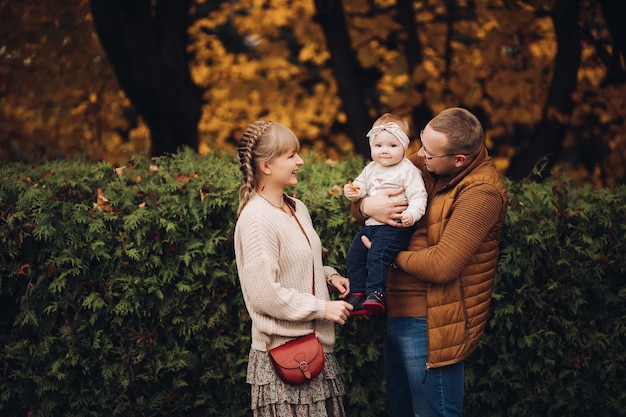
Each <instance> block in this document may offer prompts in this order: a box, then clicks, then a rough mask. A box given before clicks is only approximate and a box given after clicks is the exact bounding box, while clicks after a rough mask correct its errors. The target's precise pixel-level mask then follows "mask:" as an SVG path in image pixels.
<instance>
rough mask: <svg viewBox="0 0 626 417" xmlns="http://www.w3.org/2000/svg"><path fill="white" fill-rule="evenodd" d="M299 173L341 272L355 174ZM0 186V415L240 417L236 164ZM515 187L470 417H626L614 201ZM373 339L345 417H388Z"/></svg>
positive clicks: (220, 159) (352, 375)
mask: <svg viewBox="0 0 626 417" xmlns="http://www.w3.org/2000/svg"><path fill="white" fill-rule="evenodd" d="M304 159H305V166H304V168H303V169H302V170H301V177H300V181H299V183H298V185H297V186H295V187H293V189H291V190H289V192H290V193H292V194H293V195H295V196H297V197H298V198H301V199H302V200H303V201H304V202H305V203H306V204H307V205H308V207H309V210H310V212H311V216H312V218H313V222H314V224H315V226H316V228H317V230H318V232H319V234H320V237H321V239H322V242H323V244H324V247H325V249H326V250H325V263H326V264H328V265H335V266H337V267H338V268H339V270H340V271H342V272H345V270H344V268H343V266H344V265H345V253H346V251H347V248H348V246H349V244H350V241H351V239H352V237H353V235H354V233H356V231H357V230H358V228H359V224H357V223H356V222H354V220H353V219H352V217H351V215H350V213H349V210H348V208H349V206H348V201H347V200H346V199H345V198H344V197H343V195H342V190H341V187H342V185H343V183H344V182H345V181H346V180H347V179H348V178H353V177H354V176H355V175H356V174H357V173H358V172H359V171H360V170H361V168H362V166H363V163H364V162H363V161H362V160H361V159H359V158H347V159H346V160H344V161H341V162H336V161H327V160H325V159H324V158H323V157H320V155H319V154H316V153H312V152H311V153H308V154H306V155H304ZM0 179H1V181H0V221H1V222H2V227H1V228H0V278H1V280H0V346H1V347H0V366H1V369H2V372H1V373H0V415H15V416H18V415H30V416H42V417H43V416H102V415H110V416H127V415H143V416H166V415H167V416H225V415H227V416H247V415H249V414H250V413H249V410H248V408H249V398H250V395H249V387H248V386H247V385H246V383H245V373H246V366H247V357H248V350H249V346H250V335H249V334H250V323H249V318H248V315H247V312H246V310H245V307H244V305H243V301H242V298H241V294H240V291H239V285H238V279H237V274H236V265H235V262H234V254H233V242H232V232H233V230H234V224H235V221H236V216H235V211H236V208H237V190H238V188H239V184H240V175H239V170H238V167H237V163H236V161H235V159H234V158H233V157H232V155H216V154H209V155H207V156H199V155H198V154H196V153H195V152H192V151H190V150H185V151H181V152H180V153H177V154H174V155H169V156H167V157H163V158H159V159H156V160H153V161H149V160H147V159H144V158H141V157H136V158H134V159H132V160H131V161H129V162H128V163H127V164H126V165H125V166H124V167H120V168H117V169H114V168H113V167H112V166H110V165H108V164H106V163H101V164H92V163H85V162H67V161H65V162H48V163H45V164H43V165H40V166H31V165H25V164H12V165H3V166H1V167H0ZM508 188H509V193H510V197H511V206H510V209H509V213H508V218H507V223H506V227H505V230H504V232H503V236H502V242H501V249H502V251H501V258H500V262H499V275H498V277H497V282H496V289H495V293H494V297H493V303H492V314H491V320H490V322H489V328H488V331H487V333H486V336H485V338H484V339H483V341H482V343H481V346H480V347H479V349H478V350H477V351H476V352H475V353H474V354H473V356H472V357H471V358H470V359H469V360H468V361H467V364H466V386H467V390H466V407H465V408H466V410H465V415H467V416H474V415H476V416H478V415H480V416H502V415H507V416H520V417H521V416H524V417H525V416H530V415H542V416H575V415H576V416H577V415H624V411H622V407H621V405H622V404H624V403H625V402H626V398H625V397H624V394H623V392H621V384H620V381H621V375H620V370H621V369H624V367H625V366H626V357H625V354H624V348H625V346H624V340H626V339H625V337H624V336H625V332H626V331H625V325H624V323H626V303H625V302H624V297H626V288H625V287H624V282H623V276H624V275H625V273H626V260H624V257H623V253H626V248H625V247H624V246H625V245H626V243H625V242H624V239H623V236H624V233H625V232H626V209H625V207H624V200H625V198H624V197H625V196H626V189H625V188H624V187H621V188H618V189H617V190H616V191H615V192H614V193H611V192H608V191H606V190H596V191H594V190H592V189H591V188H590V187H583V188H574V187H572V186H571V185H570V184H569V183H568V182H567V181H564V180H560V179H550V180H546V181H544V182H543V183H540V184H538V183H519V184H518V183H512V182H511V183H509V184H508ZM383 334H384V318H382V317H374V318H370V319H366V318H358V319H354V320H350V321H349V322H348V323H347V324H346V325H345V326H343V327H338V328H337V335H338V339H337V344H336V354H337V357H338V359H339V361H340V363H341V364H342V369H343V374H342V377H343V379H344V383H345V385H346V390H347V395H346V408H347V411H348V414H349V415H350V416H363V417H366V416H385V415H387V404H386V394H385V384H384V376H383V363H382V338H383ZM363 341H368V343H366V344H364V343H363Z"/></svg>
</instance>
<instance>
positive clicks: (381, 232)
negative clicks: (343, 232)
mask: <svg viewBox="0 0 626 417" xmlns="http://www.w3.org/2000/svg"><path fill="white" fill-rule="evenodd" d="M414 230H415V229H414V228H413V227H393V226H389V225H386V224H385V225H380V226H364V227H363V228H361V230H360V231H359V233H357V235H356V236H355V237H354V239H353V240H352V244H351V245H350V249H348V254H347V255H346V269H347V272H348V278H349V279H350V290H351V291H352V292H362V293H366V294H369V293H371V292H372V291H378V292H380V293H382V294H384V293H385V288H386V286H387V285H386V284H387V274H388V273H389V265H391V264H392V263H393V261H394V259H395V258H396V255H397V254H398V252H400V251H403V250H405V249H406V247H407V245H408V244H409V240H410V239H411V236H412V235H413V231H414ZM361 236H367V237H368V238H369V240H370V241H371V242H372V247H371V248H370V249H367V248H366V247H365V245H364V244H363V242H361Z"/></svg>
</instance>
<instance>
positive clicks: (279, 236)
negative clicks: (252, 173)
mask: <svg viewBox="0 0 626 417" xmlns="http://www.w3.org/2000/svg"><path fill="white" fill-rule="evenodd" d="M294 201H295V202H296V216H297V217H298V219H299V221H300V224H301V225H302V227H303V228H304V231H305V232H306V234H307V236H308V239H309V241H310V245H309V242H308V241H307V238H306V237H305V235H304V234H303V233H302V230H301V229H300V226H299V225H298V222H297V221H296V219H295V218H294V217H293V216H291V215H289V214H287V213H285V212H283V211H282V210H280V209H278V208H276V207H274V206H273V205H271V204H270V203H269V202H267V201H266V200H265V199H263V198H262V197H261V196H259V195H258V194H257V193H253V194H252V196H251V198H250V201H249V202H248V204H246V206H245V207H244V209H243V210H242V212H241V214H240V216H239V219H238V220H237V225H236V227H235V257H236V261H237V272H238V275H239V282H240V284H241V290H242V293H243V298H244V301H245V304H246V308H247V310H248V313H249V314H250V318H251V319H252V348H254V349H258V350H266V344H269V347H270V348H273V347H276V346H279V345H281V344H283V343H285V342H287V341H289V340H290V339H293V338H295V337H297V336H303V335H305V334H308V333H310V332H311V331H312V328H313V320H314V321H315V332H316V333H317V335H318V337H319V339H320V341H321V342H322V345H323V347H324V351H325V352H332V351H333V349H334V344H335V328H334V324H333V323H332V322H330V321H327V320H323V317H324V314H325V311H326V301H327V300H329V299H330V298H329V294H328V287H327V280H328V278H329V277H330V276H331V275H332V274H336V273H337V271H336V270H335V269H333V268H331V267H325V266H323V264H322V244H321V242H320V239H319V236H318V235H317V232H316V231H315V229H314V228H313V223H312V221H311V217H310V215H309V212H308V210H307V208H306V206H305V205H304V204H303V203H302V201H300V200H298V199H294ZM314 271H315V296H313V294H312V284H313V272H314Z"/></svg>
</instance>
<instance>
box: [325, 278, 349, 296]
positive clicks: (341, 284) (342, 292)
mask: <svg viewBox="0 0 626 417" xmlns="http://www.w3.org/2000/svg"><path fill="white" fill-rule="evenodd" d="M329 281H330V283H331V284H332V285H333V287H335V288H336V289H337V291H339V298H346V297H347V296H348V294H350V280H349V279H348V278H346V277H342V276H341V275H339V274H332V275H331V276H330V280H329Z"/></svg>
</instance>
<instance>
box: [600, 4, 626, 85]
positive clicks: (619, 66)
mask: <svg viewBox="0 0 626 417" xmlns="http://www.w3.org/2000/svg"><path fill="white" fill-rule="evenodd" d="M600 5H601V6H602V14H603V16H604V20H605V21H606V26H607V28H608V30H609V34H610V35H611V40H612V46H613V48H612V54H611V62H610V63H609V66H608V74H607V77H606V78H607V80H606V82H607V83H609V84H614V85H617V84H623V83H624V82H626V31H625V30H624V28H622V25H623V24H624V21H626V3H625V2H624V1H623V0H622V1H615V0H600Z"/></svg>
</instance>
